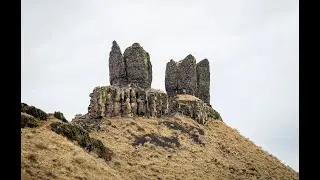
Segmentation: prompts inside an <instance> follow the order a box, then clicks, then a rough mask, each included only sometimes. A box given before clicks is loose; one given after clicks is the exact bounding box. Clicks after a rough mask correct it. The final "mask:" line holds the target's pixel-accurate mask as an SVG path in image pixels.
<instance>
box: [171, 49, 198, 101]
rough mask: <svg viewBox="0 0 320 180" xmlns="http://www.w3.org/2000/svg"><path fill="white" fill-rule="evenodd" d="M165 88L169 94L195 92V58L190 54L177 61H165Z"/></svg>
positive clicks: (191, 93)
mask: <svg viewBox="0 0 320 180" xmlns="http://www.w3.org/2000/svg"><path fill="white" fill-rule="evenodd" d="M165 88H166V91H167V94H168V95H169V96H175V95H176V94H190V95H195V94H196V90H197V71H196V59H195V58H194V57H193V56H192V55H191V54H189V55H188V56H187V57H186V58H184V59H183V60H181V61H179V62H174V61H173V60H170V62H168V63H167V66H166V75H165Z"/></svg>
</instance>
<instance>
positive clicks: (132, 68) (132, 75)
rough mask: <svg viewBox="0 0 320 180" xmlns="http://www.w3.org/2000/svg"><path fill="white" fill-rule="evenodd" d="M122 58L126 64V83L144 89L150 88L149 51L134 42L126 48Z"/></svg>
mask: <svg viewBox="0 0 320 180" xmlns="http://www.w3.org/2000/svg"><path fill="white" fill-rule="evenodd" d="M123 58H124V62H125V65H126V74H127V79H128V84H129V85H132V86H137V87H141V88H144V89H147V88H150V87H151V83H152V65H151V62H150V55H149V53H148V52H146V51H145V50H144V49H143V48H142V47H141V46H140V44H138V43H134V44H132V46H130V47H128V48H126V50H125V51H124V53H123Z"/></svg>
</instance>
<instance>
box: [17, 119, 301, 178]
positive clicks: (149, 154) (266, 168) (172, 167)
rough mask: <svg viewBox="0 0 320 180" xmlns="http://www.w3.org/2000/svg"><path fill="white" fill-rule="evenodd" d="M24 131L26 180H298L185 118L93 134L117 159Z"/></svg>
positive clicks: (232, 135)
mask: <svg viewBox="0 0 320 180" xmlns="http://www.w3.org/2000/svg"><path fill="white" fill-rule="evenodd" d="M50 122H52V120H49V121H48V122H47V123H45V124H44V125H42V126H41V127H40V128H22V129H21V138H22V139H21V140H22V149H21V155H22V157H21V160H22V165H21V169H22V177H23V179H128V180H129V179H130V180H131V179H181V180H184V179H281V180H286V179H288V180H289V179H290V180H293V179H298V176H299V175H298V173H296V172H295V171H294V170H293V169H291V168H289V167H287V166H285V165H283V164H282V163H281V162H280V161H279V160H277V159H276V158H275V157H273V156H271V155H269V154H268V153H267V152H265V151H263V150H262V149H261V148H259V147H258V146H256V145H254V143H252V142H251V141H249V140H248V139H247V138H245V137H243V136H241V135H240V134H239V133H238V132H237V131H236V130H234V129H232V128H230V127H229V126H227V125H226V124H225V123H224V122H222V121H209V122H208V123H207V124H206V125H204V127H201V126H200V125H199V124H198V123H197V122H195V121H194V120H192V119H189V118H186V117H179V116H176V117H172V118H162V119H157V118H154V119H145V118H134V119H133V118H110V119H104V120H102V123H101V124H100V125H99V126H100V130H95V131H92V132H91V133H90V136H91V137H94V138H97V139H100V140H101V141H102V142H103V143H104V145H105V146H106V147H108V148H110V149H111V150H112V151H113V152H114V153H115V155H114V157H113V158H112V160H111V161H108V162H106V161H104V160H103V159H100V158H97V156H96V155H95V154H89V153H87V152H86V151H85V150H83V149H82V148H80V147H79V146H77V145H76V143H74V142H71V141H69V140H67V139H66V138H65V137H63V136H61V135H58V134H56V133H54V132H52V131H51V130H50V126H49V123H50Z"/></svg>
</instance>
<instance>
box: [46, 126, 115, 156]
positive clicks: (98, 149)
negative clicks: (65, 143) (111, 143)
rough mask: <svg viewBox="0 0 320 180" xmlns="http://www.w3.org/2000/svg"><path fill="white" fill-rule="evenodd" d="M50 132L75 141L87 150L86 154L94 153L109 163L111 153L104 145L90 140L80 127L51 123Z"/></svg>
mask: <svg viewBox="0 0 320 180" xmlns="http://www.w3.org/2000/svg"><path fill="white" fill-rule="evenodd" d="M50 126H51V130H52V131H54V132H55V133H57V134H60V135H62V136H65V137H66V138H68V139H69V140H70V141H76V142H77V143H78V144H79V146H81V147H82V148H84V149H85V150H87V151H88V152H91V151H92V152H94V153H96V154H97V155H98V157H100V158H103V159H105V160H106V161H110V160H111V158H112V156H113V154H114V153H113V152H112V151H111V150H110V149H109V148H107V147H105V146H104V144H103V143H102V142H101V141H100V140H98V139H94V138H91V137H90V136H89V133H88V132H87V131H86V130H85V129H83V128H82V127H80V126H77V125H75V124H70V123H62V122H53V123H51V125H50Z"/></svg>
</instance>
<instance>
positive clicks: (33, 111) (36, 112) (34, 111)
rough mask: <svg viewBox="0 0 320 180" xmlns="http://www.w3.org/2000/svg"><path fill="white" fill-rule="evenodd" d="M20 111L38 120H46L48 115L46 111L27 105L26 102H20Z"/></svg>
mask: <svg viewBox="0 0 320 180" xmlns="http://www.w3.org/2000/svg"><path fill="white" fill-rule="evenodd" d="M21 112H24V113H27V114H29V115H31V116H33V117H35V118H38V119H40V120H46V119H47V118H48V117H49V115H48V114H47V113H46V112H44V111H42V110H41V109H38V108H36V107H34V106H29V105H28V104H26V103H21Z"/></svg>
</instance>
